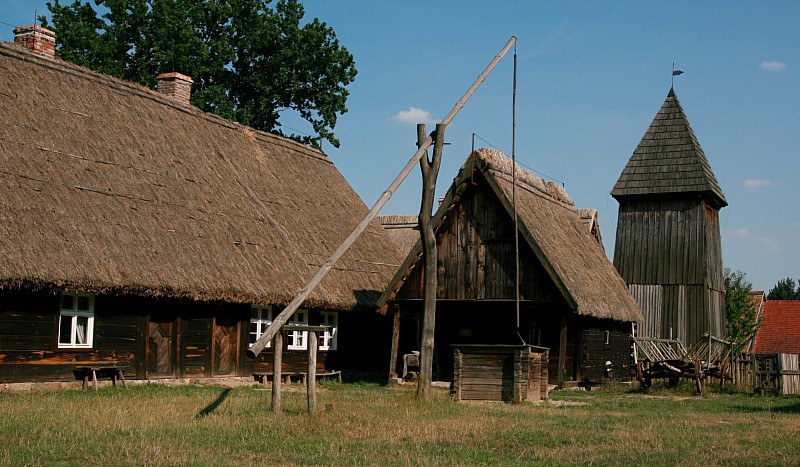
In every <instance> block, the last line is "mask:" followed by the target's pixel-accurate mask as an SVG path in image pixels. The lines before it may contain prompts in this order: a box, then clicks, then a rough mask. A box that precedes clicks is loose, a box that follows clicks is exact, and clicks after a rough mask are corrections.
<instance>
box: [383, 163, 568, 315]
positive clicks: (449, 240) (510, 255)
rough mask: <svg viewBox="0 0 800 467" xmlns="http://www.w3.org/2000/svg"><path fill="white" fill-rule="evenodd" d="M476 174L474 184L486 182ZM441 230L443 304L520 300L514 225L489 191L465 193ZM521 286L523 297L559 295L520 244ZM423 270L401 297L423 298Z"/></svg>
mask: <svg viewBox="0 0 800 467" xmlns="http://www.w3.org/2000/svg"><path fill="white" fill-rule="evenodd" d="M482 181H483V180H482V176H480V175H476V177H475V180H474V181H473V182H472V183H481V182H482ZM459 201H460V202H459V203H458V204H457V205H456V206H454V208H453V209H452V211H451V212H449V213H448V215H447V216H446V218H445V219H444V221H443V225H442V226H441V227H439V228H438V229H437V248H438V258H439V278H438V285H439V287H438V291H437V298H438V299H441V300H493V299H508V300H510V299H514V298H515V286H514V283H515V270H514V264H515V261H516V258H515V253H514V224H513V221H512V220H511V219H510V218H509V216H508V215H507V214H506V213H505V211H504V209H503V207H502V206H501V205H500V204H499V202H498V201H497V197H496V196H494V195H493V194H492V192H491V191H489V190H470V191H468V192H467V193H465V194H464V195H463V196H462V197H461V198H460V199H459ZM520 248H521V251H520V266H521V269H520V276H521V277H520V282H521V283H522V285H523V288H522V294H523V299H526V300H541V299H548V298H550V297H552V296H554V295H557V294H558V292H557V289H556V288H555V285H553V284H552V281H551V280H550V278H549V276H548V275H547V272H546V271H545V270H544V267H543V266H542V265H541V263H540V262H539V261H538V260H537V259H536V257H535V255H534V253H533V251H531V249H530V247H528V246H527V245H525V244H522V245H520ZM421 284H422V268H415V269H414V270H413V271H411V273H410V275H409V277H408V279H407V280H406V281H405V283H404V284H403V287H402V288H401V290H400V291H399V292H398V293H397V295H396V298H398V299H404V298H416V297H420V296H421V290H422V288H421Z"/></svg>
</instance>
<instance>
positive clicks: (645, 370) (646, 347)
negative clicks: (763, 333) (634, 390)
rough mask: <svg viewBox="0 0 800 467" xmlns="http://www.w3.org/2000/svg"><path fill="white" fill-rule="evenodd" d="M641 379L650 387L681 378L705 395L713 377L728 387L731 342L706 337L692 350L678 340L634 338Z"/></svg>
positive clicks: (638, 376)
mask: <svg viewBox="0 0 800 467" xmlns="http://www.w3.org/2000/svg"><path fill="white" fill-rule="evenodd" d="M633 342H634V346H635V351H634V356H635V357H636V368H637V379H638V380H639V382H640V383H642V385H643V386H644V387H650V386H651V385H652V382H653V379H662V378H663V379H668V380H669V382H670V383H671V384H674V383H677V382H678V381H679V380H680V379H681V378H684V379H690V380H692V381H694V382H695V385H696V386H697V393H698V394H702V391H703V382H704V381H705V380H706V379H707V378H709V377H715V378H719V380H720V385H722V384H724V382H725V380H726V379H731V377H730V376H728V372H729V369H730V357H731V343H730V342H728V341H726V340H723V339H720V338H718V337H714V336H711V335H709V334H704V335H703V337H701V338H700V339H699V340H698V341H697V342H696V343H695V344H694V345H693V346H692V347H691V348H690V349H688V350H687V349H686V346H684V345H683V343H682V342H681V341H679V340H676V339H656V338H651V337H634V338H633Z"/></svg>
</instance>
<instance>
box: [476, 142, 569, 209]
mask: <svg viewBox="0 0 800 467" xmlns="http://www.w3.org/2000/svg"><path fill="white" fill-rule="evenodd" d="M475 152H476V155H477V156H478V158H479V159H480V160H481V161H483V162H484V163H485V164H488V166H489V167H490V168H491V169H492V170H494V171H495V172H496V173H497V175H498V176H502V177H504V178H506V179H507V180H508V181H512V180H513V176H514V172H513V168H514V163H513V161H512V160H511V159H510V158H509V157H507V156H506V155H505V154H503V153H502V152H501V151H498V150H497V149H493V148H480V149H477V150H476V151H475ZM516 169H517V170H516V178H517V180H516V182H517V187H518V188H522V189H527V190H529V191H531V193H533V194H536V195H539V196H544V197H545V198H549V199H550V200H552V201H556V202H558V203H561V204H564V205H565V206H568V207H572V206H575V201H573V200H572V198H570V197H569V195H568V194H567V191H566V190H565V189H564V187H562V186H561V185H558V184H556V183H553V182H546V181H544V179H542V178H540V177H538V176H537V175H536V174H534V173H533V172H531V171H530V170H526V169H524V168H521V167H520V166H519V165H518V164H517V165H516Z"/></svg>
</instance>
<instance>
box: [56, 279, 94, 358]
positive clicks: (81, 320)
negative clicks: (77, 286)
mask: <svg viewBox="0 0 800 467" xmlns="http://www.w3.org/2000/svg"><path fill="white" fill-rule="evenodd" d="M93 336H94V295H92V294H86V293H75V292H62V293H61V312H60V316H59V318H58V348H59V349H89V348H91V347H92V338H93Z"/></svg>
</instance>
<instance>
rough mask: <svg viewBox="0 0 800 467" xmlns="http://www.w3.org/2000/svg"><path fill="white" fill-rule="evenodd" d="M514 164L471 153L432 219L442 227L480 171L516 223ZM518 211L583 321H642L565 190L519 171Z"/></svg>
mask: <svg viewBox="0 0 800 467" xmlns="http://www.w3.org/2000/svg"><path fill="white" fill-rule="evenodd" d="M512 167H513V165H512V162H511V159H509V158H508V157H506V156H505V155H503V154H502V153H500V152H499V151H496V150H493V149H479V150H477V151H475V152H473V153H472V154H471V155H470V157H469V158H468V159H467V161H466V163H464V165H463V166H462V167H461V170H460V171H459V174H458V176H456V178H455V179H454V180H453V184H452V185H451V186H450V189H449V190H448V192H447V195H446V196H445V198H444V201H443V203H442V204H441V206H440V208H439V210H438V211H437V212H436V214H435V216H434V219H433V221H434V225H435V226H437V228H438V226H440V225H441V223H442V220H443V219H444V217H445V216H447V213H448V212H449V211H450V210H452V209H454V207H455V206H456V204H457V203H458V198H459V197H460V196H461V195H462V194H463V192H464V191H465V190H469V189H470V187H471V184H470V183H467V181H468V179H469V178H470V177H471V176H472V173H473V171H474V170H478V171H480V172H481V173H482V174H483V175H484V177H485V178H486V180H487V181H488V183H489V186H490V187H491V188H492V190H493V191H494V193H495V195H496V196H497V198H498V200H499V201H500V204H501V205H502V206H503V207H504V208H505V209H506V211H507V213H508V215H509V216H511V217H513V212H514V206H513V202H512V199H513V196H512V191H513V184H512V174H513V171H512ZM516 173H517V176H516V179H517V180H516V182H517V190H516V192H517V193H516V205H517V206H516V207H517V215H518V218H519V231H520V242H526V243H527V245H528V246H529V247H530V248H531V249H532V250H533V252H534V254H535V255H536V257H537V259H538V260H539V261H540V262H541V263H542V265H543V266H544V268H545V270H546V271H547V273H548V275H549V276H550V278H551V279H552V280H553V282H554V283H555V285H556V287H557V288H558V289H559V291H560V292H561V293H562V295H563V297H564V299H565V300H566V302H567V303H568V304H569V305H570V307H571V308H572V310H573V311H574V312H575V313H576V314H578V315H582V316H590V317H595V318H600V319H613V320H617V321H625V322H632V321H633V322H639V321H642V320H643V317H642V313H641V310H640V309H639V306H638V305H637V304H636V302H635V301H634V300H633V297H631V295H630V293H629V292H628V289H627V286H626V285H625V282H624V281H623V280H622V278H621V277H620V276H619V273H617V270H616V269H614V266H613V265H612V264H611V262H610V261H609V260H608V258H607V257H606V256H605V253H604V252H603V249H602V246H601V245H600V244H599V243H598V241H597V239H596V237H595V236H594V235H593V234H592V233H591V231H590V229H589V228H587V225H586V224H584V223H583V222H582V220H581V215H580V212H579V211H578V210H576V209H575V207H574V204H575V203H574V201H572V199H570V197H569V196H568V195H567V193H566V191H565V190H564V189H563V187H561V186H559V185H556V184H554V183H548V182H544V181H543V180H542V179H540V178H539V177H537V176H536V175H534V174H533V173H531V172H529V171H527V170H524V169H520V168H519V167H517V169H516ZM420 258H421V244H420V243H417V244H416V245H415V247H414V249H413V250H412V251H411V252H410V253H409V255H408V256H407V257H406V261H405V262H404V263H403V265H402V266H401V267H400V269H399V270H398V271H397V273H396V274H395V277H394V279H393V280H392V283H391V284H390V286H389V288H388V289H387V291H386V292H385V293H384V294H383V296H381V299H380V300H379V302H378V303H379V305H380V306H381V307H382V309H385V306H386V304H387V303H388V302H389V301H390V300H391V299H392V298H393V296H394V294H395V293H396V292H397V291H398V290H399V289H400V287H401V285H402V282H403V280H404V279H405V278H406V277H408V271H410V269H411V268H412V267H414V266H415V265H416V263H417V262H419V261H420Z"/></svg>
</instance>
